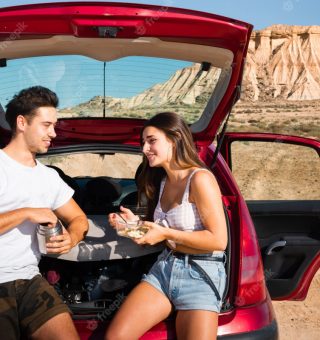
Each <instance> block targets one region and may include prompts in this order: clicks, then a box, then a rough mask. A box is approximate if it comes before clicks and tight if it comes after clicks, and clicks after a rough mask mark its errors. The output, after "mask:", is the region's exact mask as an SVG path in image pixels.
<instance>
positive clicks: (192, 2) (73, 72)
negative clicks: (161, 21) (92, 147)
mask: <svg viewBox="0 0 320 340" xmlns="http://www.w3.org/2000/svg"><path fill="white" fill-rule="evenodd" d="M96 1H99V0H96ZM41 2H62V1H59V0H58V1H50V0H47V1H46V0H43V1H35V0H28V1H24V0H10V1H9V0H0V7H7V6H13V5H22V4H27V3H28V4H31V3H41ZM69 2H74V1H69ZM114 2H128V3H146V4H156V5H161V6H171V7H183V8H189V9H194V10H201V11H205V12H211V13H215V14H219V15H224V16H227V17H231V18H235V19H239V20H243V21H246V22H249V23H251V24H253V25H254V28H255V29H262V28H265V27H267V26H270V25H272V24H288V25H320V19H319V13H320V0H268V1H266V0H265V1H262V0H198V1H197V0H157V1H155V0H153V1H148V0H145V1H139V0H135V1H130V0H126V1H114ZM10 62H11V61H8V68H6V69H2V70H1V74H0V77H2V79H6V81H5V82H3V85H2V86H0V102H1V103H2V105H5V104H6V103H7V101H8V100H10V98H11V97H12V95H13V94H14V93H16V92H18V91H19V90H21V89H22V88H24V87H26V86H31V85H36V84H41V85H44V86H48V87H50V88H51V89H52V90H54V91H56V92H57V93H58V95H59V97H60V103H61V105H60V107H66V106H72V105H74V104H77V103H79V102H84V101H87V100H89V99H90V98H92V97H93V96H94V95H102V93H103V87H102V82H103V69H102V68H103V63H101V62H96V61H92V62H91V63H90V62H89V63H88V61H86V60H83V61H79V63H80V62H81V64H78V65H81V66H79V67H78V68H77V67H76V64H74V65H71V64H70V63H69V61H68V60H63V61H62V59H59V60H58V59H57V60H52V59H51V60H49V61H47V62H44V64H43V69H41V71H39V70H37V69H36V67H35V65H36V64H37V61H33V63H32V62H31V63H30V62H28V63H23V61H22V60H21V61H12V62H11V63H16V64H15V65H13V64H11V65H10V64H9V63H10ZM130 62H132V61H130ZM121 63H123V62H122V61H120V62H119V63H118V65H117V63H116V62H113V64H115V66H116V67H115V68H113V69H112V71H109V72H108V73H107V75H108V77H109V78H108V79H107V82H106V83H107V95H109V96H114V97H131V96H133V95H135V94H138V93H140V92H141V91H143V90H144V89H146V88H148V87H151V86H152V85H154V84H156V83H158V82H164V81H166V80H167V79H168V78H169V77H170V75H171V74H172V73H173V72H174V71H175V70H176V69H178V68H180V67H183V66H186V64H181V65H178V64H177V63H174V62H173V63H171V64H170V65H165V66H164V67H161V72H162V73H161V72H160V66H159V68H158V69H156V71H157V72H154V73H152V71H154V70H152V65H150V67H149V68H150V70H147V69H148V63H146V64H145V65H143V66H144V67H145V68H146V72H145V73H146V74H150V75H151V77H150V79H146V78H147V76H145V79H143V77H141V75H139V77H140V78H139V80H138V77H137V75H136V74H134V71H136V70H138V69H139V67H141V66H140V65H141V63H138V61H136V64H134V65H132V67H131V68H127V69H126V77H125V75H124V73H125V70H124V67H123V65H122V64H121ZM124 63H126V61H124ZM37 65H38V66H39V64H37ZM52 65H55V66H56V68H55V69H53V68H52ZM83 65H86V66H85V67H89V68H88V70H89V69H90V70H91V71H95V72H91V74H90V75H89V74H88V72H85V70H84V68H85V67H83ZM88 65H89V66H88ZM179 66H180V67H179ZM117 67H118V68H117ZM14 68H15V69H16V72H12V70H13V69H14ZM80 68H81V69H82V71H79V69H80ZM39 69H40V67H39ZM100 69H101V71H100ZM110 70H111V68H110ZM128 70H129V71H128ZM149 71H150V72H149ZM166 72H167V73H166ZM79 73H81V76H83V77H82V78H81V79H82V80H81V82H79V80H78V78H77V76H78V75H79ZM160 73H161V74H160ZM59 74H60V76H59ZM92 74H94V76H93V75H92ZM49 75H50V76H51V75H52V79H51V81H49V82H48V79H49ZM121 77H122V78H121ZM19 79H20V80H19ZM112 80H114V81H113V82H112ZM121 81H122V82H121ZM130 82H131V83H132V85H130ZM91 84H92V86H91ZM97 84H98V85H97ZM124 84H126V85H124ZM120 85H121V86H120ZM1 87H2V88H1ZM75 89H78V90H76V91H75ZM134 91H135V92H134Z"/></svg>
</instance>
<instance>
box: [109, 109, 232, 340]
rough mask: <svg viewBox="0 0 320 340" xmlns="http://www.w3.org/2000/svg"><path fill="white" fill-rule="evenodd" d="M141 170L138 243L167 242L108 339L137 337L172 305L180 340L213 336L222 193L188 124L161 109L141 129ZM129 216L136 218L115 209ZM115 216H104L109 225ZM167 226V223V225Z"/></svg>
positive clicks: (221, 277) (220, 283)
mask: <svg viewBox="0 0 320 340" xmlns="http://www.w3.org/2000/svg"><path fill="white" fill-rule="evenodd" d="M141 145H142V151H143V154H144V156H143V167H142V172H141V175H140V176H139V180H138V187H139V188H138V189H139V197H142V196H144V197H146V198H147V218H146V220H147V221H152V220H153V221H155V222H147V221H145V222H144V224H145V225H146V226H147V227H149V231H148V232H147V234H145V236H143V237H142V238H139V239H135V242H136V243H137V244H141V245H145V244H148V245H154V244H157V243H159V242H162V241H165V243H166V249H165V250H164V251H163V252H162V253H161V254H160V255H159V257H158V260H157V261H156V263H155V264H154V265H153V267H152V268H151V270H150V272H149V273H148V274H147V275H144V277H143V278H142V282H141V283H140V284H138V286H137V287H135V288H134V289H133V291H132V292H131V293H130V294H129V296H128V297H127V298H126V300H125V301H124V303H123V304H122V306H121V308H120V309H119V311H118V312H117V314H116V316H115V317H114V319H113V321H112V323H111V325H110V327H109V329H108V331H107V334H106V339H108V340H111V339H125V340H129V339H138V338H139V337H140V336H142V335H143V334H144V333H145V332H146V331H147V330H148V329H150V328H151V327H152V326H154V325H156V324H157V323H159V322H160V321H162V320H164V319H165V318H166V317H167V316H168V315H169V314H170V312H171V310H172V306H173V307H174V308H175V310H177V318H176V331H177V337H178V339H183V340H186V339H215V338H216V336H217V327H218V313H219V311H220V307H221V303H222V301H221V295H222V293H223V290H224V287H225V281H226V274H225V269H224V250H225V248H226V246H227V228H226V222H225V216H224V211H223V205H222V200H221V193H220V190H219V186H218V184H217V181H216V179H215V177H214V176H213V174H212V173H211V172H210V171H208V170H207V169H206V167H205V165H204V164H203V163H202V162H201V161H200V159H199V158H198V155H197V151H196V148H195V146H194V143H193V140H192V135H191V132H190V130H189V128H188V126H187V124H186V123H185V122H184V121H183V120H182V119H181V118H180V117H179V116H178V115H177V114H175V113H170V112H164V113H159V114H157V115H156V116H154V117H153V118H151V119H150V120H149V121H148V122H147V123H146V125H145V126H144V128H143V130H142V132H141ZM121 214H122V216H123V217H124V218H125V219H127V220H135V219H137V218H138V217H137V216H135V215H134V214H133V213H132V212H131V211H130V210H129V209H126V208H123V207H121ZM118 218H119V217H117V215H116V214H110V215H109V222H110V223H111V225H113V226H114V225H115V224H116V222H117V219H118ZM165 227H166V228H165Z"/></svg>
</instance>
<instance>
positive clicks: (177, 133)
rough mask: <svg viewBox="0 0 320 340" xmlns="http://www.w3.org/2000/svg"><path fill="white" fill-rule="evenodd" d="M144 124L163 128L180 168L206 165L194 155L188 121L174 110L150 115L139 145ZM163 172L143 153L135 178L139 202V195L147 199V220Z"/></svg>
mask: <svg viewBox="0 0 320 340" xmlns="http://www.w3.org/2000/svg"><path fill="white" fill-rule="evenodd" d="M148 126H153V127H155V128H157V129H159V130H161V131H163V132H164V133H165V135H166V137H167V138H168V139H169V140H170V141H171V142H173V143H174V145H175V147H174V148H173V159H174V160H175V163H176V164H177V166H179V167H181V169H189V168H191V167H201V168H206V165H205V164H204V163H203V162H202V161H201V160H200V159H199V157H198V153H197V150H196V147H195V145H194V142H193V138H192V134H191V131H190V129H189V127H188V125H187V124H186V123H185V121H184V120H183V119H182V118H181V117H180V116H179V115H178V114H176V113H173V112H161V113H158V114H156V115H155V116H153V117H152V118H150V119H149V120H148V121H147V122H146V124H145V125H144V127H143V129H142V131H141V134H140V144H141V146H142V134H143V131H144V129H145V128H146V127H148ZM165 176H166V172H165V170H164V169H163V168H161V167H159V168H158V167H150V166H149V162H148V159H147V157H146V156H145V155H143V161H142V169H141V172H140V174H139V176H138V178H137V180H138V193H139V205H140V206H143V203H142V202H143V198H145V199H146V200H147V207H146V209H147V210H146V219H147V220H148V221H153V213H154V209H155V207H156V205H157V202H158V199H159V191H160V183H161V180H162V179H163V178H164V177H165Z"/></svg>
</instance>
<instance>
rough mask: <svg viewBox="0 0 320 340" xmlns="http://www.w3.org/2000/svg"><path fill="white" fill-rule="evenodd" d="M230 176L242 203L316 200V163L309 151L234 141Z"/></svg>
mask: <svg viewBox="0 0 320 340" xmlns="http://www.w3.org/2000/svg"><path fill="white" fill-rule="evenodd" d="M231 163H232V172H233V174H234V176H235V179H236V181H237V183H238V185H239V188H240V190H241V192H242V194H243V196H244V198H245V199H246V200H312V199H319V193H320V178H319V173H320V160H319V156H318V154H317V152H316V151H315V150H314V149H312V148H309V147H305V146H300V145H292V144H285V143H275V142H260V141H259V142H255V141H235V142H233V143H232V144H231Z"/></svg>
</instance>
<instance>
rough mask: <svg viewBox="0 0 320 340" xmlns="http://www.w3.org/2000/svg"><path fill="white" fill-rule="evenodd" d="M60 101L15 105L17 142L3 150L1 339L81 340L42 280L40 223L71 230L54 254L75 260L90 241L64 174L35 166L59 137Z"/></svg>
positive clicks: (38, 95)
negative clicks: (73, 250) (73, 251)
mask: <svg viewBox="0 0 320 340" xmlns="http://www.w3.org/2000/svg"><path fill="white" fill-rule="evenodd" d="M57 106H58V98H57V96H56V94H55V93H54V92H52V91H50V90H49V89H46V88H44V87H41V86H36V87H31V88H28V89H25V90H22V91H21V92H20V93H18V94H17V95H15V96H14V97H13V99H12V100H11V101H10V102H9V103H8V105H7V106H6V107H7V111H6V120H7V121H8V123H9V125H10V127H11V130H12V138H11V141H10V142H9V144H8V145H7V146H6V147H5V148H3V149H2V150H0V334H1V339H19V338H20V337H24V336H27V337H31V338H33V339H55V340H57V339H63V340H64V339H79V337H78V334H77V332H76V330H75V327H74V325H73V322H72V319H71V317H70V311H69V309H68V308H67V306H66V305H65V304H64V303H63V302H62V300H61V299H60V297H59V296H58V294H57V293H56V292H55V290H54V288H53V287H52V286H50V285H49V284H48V283H47V281H46V280H45V279H43V278H42V277H41V275H40V274H39V268H38V262H39V259H40V253H39V248H38V243H37V238H36V227H37V225H38V224H39V223H47V224H48V225H49V226H51V227H52V226H55V224H56V222H57V219H60V220H62V221H63V223H64V225H65V226H66V227H67V230H64V233H63V235H59V236H55V237H52V238H51V239H50V243H47V252H48V253H55V254H62V253H66V252H68V251H69V250H70V249H71V248H72V247H74V246H75V245H76V244H77V243H78V242H79V241H81V240H82V239H83V237H84V236H85V234H86V232H87V230H88V221H87V218H86V216H85V214H84V213H83V211H82V210H81V209H80V207H79V206H78V205H77V204H76V203H75V201H74V200H73V199H72V195H73V190H72V189H71V188H70V187H69V186H68V185H67V184H66V183H64V182H63V181H62V180H61V178H60V177H59V175H58V173H57V172H56V171H55V170H53V169H50V168H48V167H46V166H44V165H43V164H41V163H40V162H38V161H37V160H36V154H37V153H45V152H47V151H48V148H49V146H50V144H51V141H52V139H53V138H55V137H56V133H55V125H56V123H57V112H56V107H57Z"/></svg>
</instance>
